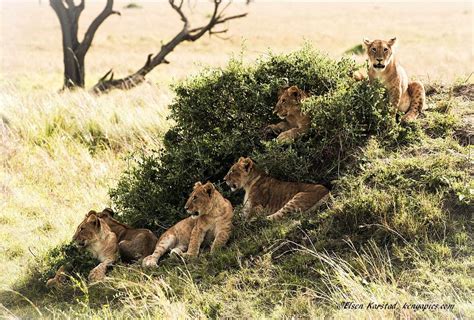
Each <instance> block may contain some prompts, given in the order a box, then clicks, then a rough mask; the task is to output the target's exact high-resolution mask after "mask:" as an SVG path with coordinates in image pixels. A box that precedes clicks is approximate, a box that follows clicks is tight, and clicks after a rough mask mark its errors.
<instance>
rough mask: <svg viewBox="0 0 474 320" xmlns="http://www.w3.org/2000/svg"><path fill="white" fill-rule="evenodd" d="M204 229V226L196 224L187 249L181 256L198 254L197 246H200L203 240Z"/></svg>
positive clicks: (195, 255)
mask: <svg viewBox="0 0 474 320" xmlns="http://www.w3.org/2000/svg"><path fill="white" fill-rule="evenodd" d="M206 231H207V230H205V229H204V228H202V227H200V226H199V225H196V226H195V227H194V229H193V231H192V232H191V239H190V240H189V246H188V251H187V252H186V253H183V257H197V255H198V254H199V248H201V244H202V242H203V241H204V237H205V235H206Z"/></svg>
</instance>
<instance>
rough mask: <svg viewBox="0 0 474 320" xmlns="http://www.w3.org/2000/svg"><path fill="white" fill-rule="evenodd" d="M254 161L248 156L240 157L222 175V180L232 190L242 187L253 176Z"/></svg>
mask: <svg viewBox="0 0 474 320" xmlns="http://www.w3.org/2000/svg"><path fill="white" fill-rule="evenodd" d="M254 167H255V165H254V162H253V160H252V159H250V158H244V157H240V159H239V160H238V161H237V162H236V163H235V164H234V165H233V166H232V167H231V168H230V170H229V172H227V174H226V176H225V177H224V181H225V182H226V183H227V185H228V186H229V187H230V189H231V190H232V191H235V190H237V189H241V188H243V187H244V186H245V185H246V184H247V183H248V181H249V180H250V179H251V178H252V177H253V175H252V173H253V170H254Z"/></svg>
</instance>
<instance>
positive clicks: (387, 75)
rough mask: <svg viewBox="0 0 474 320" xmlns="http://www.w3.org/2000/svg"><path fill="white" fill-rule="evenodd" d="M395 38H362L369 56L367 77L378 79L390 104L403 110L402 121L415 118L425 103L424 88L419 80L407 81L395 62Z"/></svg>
mask: <svg viewBox="0 0 474 320" xmlns="http://www.w3.org/2000/svg"><path fill="white" fill-rule="evenodd" d="M396 42H397V38H392V39H390V40H388V41H384V40H373V41H371V40H368V39H364V44H365V46H366V47H367V54H368V56H369V62H370V66H369V79H370V80H371V81H372V80H373V79H379V80H380V81H381V82H382V83H383V84H384V86H385V87H386V89H387V90H388V94H389V97H390V103H391V105H392V106H393V107H394V108H396V109H395V110H397V109H398V110H400V111H402V112H405V115H404V116H403V117H402V121H407V122H408V121H412V120H415V119H416V118H417V117H418V115H419V114H420V112H421V110H422V109H423V107H424V105H425V88H424V87H423V84H422V83H421V82H419V81H412V82H409V81H408V76H407V73H406V72H405V69H403V67H402V66H401V65H400V64H399V63H398V62H397V60H396V57H395V55H394V46H395V44H396Z"/></svg>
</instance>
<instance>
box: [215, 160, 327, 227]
mask: <svg viewBox="0 0 474 320" xmlns="http://www.w3.org/2000/svg"><path fill="white" fill-rule="evenodd" d="M224 180H225V182H226V183H227V185H229V186H230V188H231V190H232V191H234V190H236V189H241V188H243V189H244V190H245V198H244V208H243V214H244V216H245V217H248V216H249V215H250V214H251V213H263V214H265V215H267V219H269V220H275V219H279V218H282V217H283V216H285V215H286V214H288V213H291V212H295V211H303V212H305V211H308V210H311V209H313V208H316V207H318V206H319V205H321V204H322V203H323V201H324V200H326V199H327V198H328V197H329V190H328V189H327V188H326V187H324V186H323V185H320V184H309V183H298V182H285V181H280V180H277V179H275V178H272V177H269V176H267V175H266V174H265V173H263V172H261V171H260V170H258V168H257V167H256V166H255V164H254V162H253V161H252V159H250V158H243V157H241V158H240V159H239V161H237V163H235V164H234V165H233V166H232V167H231V168H230V170H229V172H228V173H227V175H226V176H225V177H224Z"/></svg>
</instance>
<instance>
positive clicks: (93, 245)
mask: <svg viewBox="0 0 474 320" xmlns="http://www.w3.org/2000/svg"><path fill="white" fill-rule="evenodd" d="M73 241H74V242H75V243H76V244H77V245H79V246H80V247H83V248H85V249H86V250H87V251H89V252H90V253H91V254H92V255H93V256H94V258H96V259H97V260H99V261H100V264H99V265H98V266H96V267H95V268H94V269H92V270H91V272H90V273H89V280H90V281H99V280H102V279H103V278H104V277H105V273H106V271H107V268H108V267H109V266H110V265H112V264H113V263H114V262H115V261H117V258H118V245H117V236H116V235H115V233H113V232H112V230H110V228H109V226H108V225H107V223H106V222H105V221H104V220H102V219H101V218H99V217H98V216H97V213H96V212H95V211H90V212H89V213H88V214H87V215H86V217H85V219H84V220H83V221H82V222H81V224H80V225H79V226H78V227H77V230H76V233H75V234H74V237H73Z"/></svg>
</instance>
